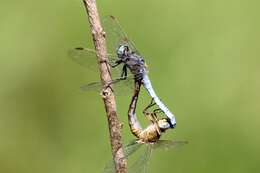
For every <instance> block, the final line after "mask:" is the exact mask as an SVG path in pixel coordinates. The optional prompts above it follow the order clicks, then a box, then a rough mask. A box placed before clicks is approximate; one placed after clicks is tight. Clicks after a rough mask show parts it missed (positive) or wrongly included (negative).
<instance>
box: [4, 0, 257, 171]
mask: <svg viewBox="0 0 260 173" xmlns="http://www.w3.org/2000/svg"><path fill="white" fill-rule="evenodd" d="M259 5H260V3H259V1H256V0H255V1H254V0H236V1H235V0H230V1H224V0H220V1H214V0H210V1H208V0H207V1H206V0H198V1H192V0H165V1H140V0H128V1H126V0H124V1H122V0H121V1H120V0H114V1H107V0H100V1H98V7H99V11H100V14H101V15H102V16H103V15H108V14H113V15H115V16H117V18H118V19H119V20H120V23H121V25H122V26H123V27H124V29H125V31H126V32H127V33H128V35H129V36H130V38H131V39H132V40H133V41H134V42H135V44H136V45H137V47H138V49H139V50H140V51H141V52H142V54H143V55H145V57H146V61H147V63H148V65H149V70H150V73H149V74H150V78H151V80H152V82H153V85H154V88H155V89H156V91H157V93H158V95H159V96H160V97H161V98H162V99H163V100H164V102H165V103H166V105H167V106H169V107H170V109H171V110H172V111H173V112H174V113H175V114H176V118H177V124H178V125H177V128H176V130H174V131H169V132H168V133H167V134H166V135H165V136H164V137H163V138H164V139H184V140H188V141H189V144H188V145H186V146H183V147H180V148H179V149H176V150H168V151H163V150H158V151H154V152H153V155H152V158H151V161H150V163H149V171H148V172H152V173H157V172H176V173H186V172H193V173H195V172H200V173H201V172H205V173H206V172H212V173H213V172H216V173H217V172H228V173H245V172H258V171H260V169H259V168H260V166H259V161H260V158H259V152H260V147H259V146H260V138H259V130H260V126H259V124H260V123H259V121H260V117H259V113H260V105H259V103H260V92H259V89H260V78H259V74H260V68H259V63H260V59H259V55H260V46H259V40H260V32H259V31H260V20H259V17H260V12H259ZM80 45H83V46H86V47H93V46H92V45H93V44H92V40H91V34H90V32H89V25H88V21H87V18H86V12H85V9H84V7H83V4H82V2H81V1H80V0H71V1H61V0H52V1H50V0H47V1H33V0H22V1H17V0H13V1H1V2H0V46H1V48H0V79H1V81H0V82H1V87H0V172H1V173H36V172H37V173H46V172H48V173H83V172H84V173H86V172H97V173H98V172H100V171H101V170H102V168H103V166H104V165H105V163H106V162H107V160H109V159H110V158H111V150H110V143H109V137H108V136H109V133H108V129H107V121H106V117H105V112H104V106H103V102H102V100H101V98H100V96H99V95H98V93H84V92H81V91H80V90H79V86H80V85H82V84H85V83H88V82H90V81H95V80H99V75H98V73H97V72H93V71H90V70H87V69H85V68H83V67H82V66H79V65H78V64H76V63H74V62H73V61H71V60H70V59H69V58H67V51H68V50H69V49H70V48H72V47H75V46H80ZM143 94H145V93H143ZM130 97H131V93H129V94H128V95H127V94H126V95H125V96H123V97H117V103H118V105H117V108H118V114H119V118H120V120H121V121H123V122H124V129H123V137H124V142H127V141H129V140H131V139H133V136H132V135H131V134H130V132H129V128H128V125H127V116H126V115H127V114H126V111H127V108H128V104H129V102H130ZM144 98H146V99H141V100H140V101H139V104H138V106H139V107H138V108H139V112H138V114H140V115H141V108H142V107H144V106H145V105H146V104H147V103H148V102H149V100H148V97H147V96H144Z"/></svg>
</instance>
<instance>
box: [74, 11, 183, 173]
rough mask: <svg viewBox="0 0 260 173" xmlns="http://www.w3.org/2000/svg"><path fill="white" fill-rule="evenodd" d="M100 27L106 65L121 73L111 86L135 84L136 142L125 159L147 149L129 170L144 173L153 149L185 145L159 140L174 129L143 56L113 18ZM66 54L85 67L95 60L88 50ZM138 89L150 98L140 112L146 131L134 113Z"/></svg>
mask: <svg viewBox="0 0 260 173" xmlns="http://www.w3.org/2000/svg"><path fill="white" fill-rule="evenodd" d="M103 27H104V29H105V32H106V39H107V47H108V51H110V53H111V54H108V59H109V65H110V66H111V67H112V70H113V69H115V70H113V71H117V72H120V76H117V78H114V79H113V80H112V81H111V82H110V84H113V86H114V85H117V84H120V83H123V82H124V81H133V82H134V94H133V96H132V100H131V103H130V106H129V110H128V123H129V126H130V129H131V132H132V133H133V134H134V135H135V136H136V137H137V139H136V140H134V142H131V143H130V144H128V145H126V146H125V147H124V152H125V156H126V157H128V156H129V155H131V154H132V153H134V152H135V151H136V150H137V149H138V148H140V146H143V145H146V146H147V150H146V152H144V154H143V155H142V156H141V157H140V159H139V161H137V162H136V163H135V164H134V165H133V166H132V168H134V169H135V171H137V170H138V171H139V172H140V171H145V169H146V168H145V167H146V163H147V161H148V160H149V157H150V154H151V151H152V149H153V148H171V147H174V146H176V145H180V144H185V143H187V142H186V141H166V140H159V138H160V136H161V134H162V133H163V132H165V131H166V130H167V129H171V128H175V126H176V120H175V116H174V114H173V113H171V111H170V110H169V109H168V108H167V107H166V106H165V104H164V103H163V102H162V101H161V100H160V99H159V97H158V96H157V95H156V93H155V91H154V89H153V87H152V84H151V81H150V79H149V77H148V71H147V69H146V64H145V61H144V58H143V56H141V54H140V53H139V52H138V51H137V49H136V48H135V45H134V44H133V42H131V41H130V40H129V39H128V38H127V35H126V34H125V32H124V31H123V30H122V28H121V26H120V25H119V23H118V21H117V19H116V18H115V17H113V16H107V17H106V18H105V19H104V21H103ZM69 54H70V57H71V58H72V59H73V60H75V61H76V62H77V63H79V64H82V65H85V66H88V67H90V66H91V65H92V64H93V63H91V61H92V62H94V61H93V60H94V59H95V58H94V57H95V51H94V50H91V49H88V48H81V47H79V48H75V49H73V50H71V51H70V52H69ZM128 70H129V71H130V72H131V74H130V75H128V74H127V72H128ZM100 86H101V84H100V82H94V83H90V84H87V85H85V86H83V87H82V89H83V90H90V89H93V88H97V87H100ZM141 86H143V87H144V88H145V89H146V90H147V92H148V94H149V95H150V96H151V97H152V102H151V103H150V104H149V105H148V106H147V107H146V108H145V109H144V111H143V113H144V115H145V116H146V117H147V118H148V120H150V121H151V124H150V125H149V126H148V127H146V128H145V129H143V128H142V127H141V125H140V123H139V121H138V119H137V116H136V112H135V111H136V106H137V100H138V95H139V92H140V87H141ZM154 105H157V106H158V108H157V109H154V110H153V111H151V112H149V111H148V109H150V108H151V107H153V106H154ZM160 112H161V113H163V114H164V115H166V117H165V118H160V119H159V118H157V114H158V113H160ZM138 165H139V166H138ZM135 171H134V172H135ZM104 172H106V173H108V172H114V169H113V164H110V165H107V166H106V167H105V169H104Z"/></svg>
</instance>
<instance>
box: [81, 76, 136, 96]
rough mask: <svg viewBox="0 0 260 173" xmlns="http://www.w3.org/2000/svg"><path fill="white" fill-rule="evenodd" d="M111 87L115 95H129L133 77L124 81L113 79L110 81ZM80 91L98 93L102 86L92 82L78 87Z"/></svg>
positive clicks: (132, 86)
mask: <svg viewBox="0 0 260 173" xmlns="http://www.w3.org/2000/svg"><path fill="white" fill-rule="evenodd" d="M111 84H112V85H111V86H112V88H113V90H114V92H115V93H116V95H121V94H125V93H126V92H127V93H131V92H132V91H133V89H134V78H133V76H132V75H131V76H129V77H127V78H126V79H123V80H122V79H121V78H118V79H115V80H112V81H111ZM80 89H81V90H82V91H88V92H89V91H95V92H100V91H101V89H102V84H101V83H100V82H92V83H89V84H86V85H82V86H81V87H80Z"/></svg>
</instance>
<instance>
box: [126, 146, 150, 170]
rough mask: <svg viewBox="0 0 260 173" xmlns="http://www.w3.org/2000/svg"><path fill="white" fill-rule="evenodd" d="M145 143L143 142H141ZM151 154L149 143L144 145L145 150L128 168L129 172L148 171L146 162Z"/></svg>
mask: <svg viewBox="0 0 260 173" xmlns="http://www.w3.org/2000/svg"><path fill="white" fill-rule="evenodd" d="M143 145H145V144H143ZM151 154H152V147H151V145H150V144H147V145H146V148H145V151H144V153H143V154H141V155H140V156H139V158H138V159H137V160H136V161H135V162H134V163H133V164H132V165H130V167H129V168H128V172H129V173H146V172H148V171H147V169H148V162H149V160H150V157H151Z"/></svg>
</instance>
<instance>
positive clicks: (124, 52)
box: [116, 45, 129, 59]
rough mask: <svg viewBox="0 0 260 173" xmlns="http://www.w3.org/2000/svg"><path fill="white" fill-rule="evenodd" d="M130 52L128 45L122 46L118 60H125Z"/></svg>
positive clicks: (118, 52) (119, 49) (118, 53)
mask: <svg viewBox="0 0 260 173" xmlns="http://www.w3.org/2000/svg"><path fill="white" fill-rule="evenodd" d="M128 52H129V47H128V46H127V45H120V46H119V47H118V49H117V52H116V53H117V56H118V58H121V59H122V58H124V57H125V56H126V55H127V54H128Z"/></svg>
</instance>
